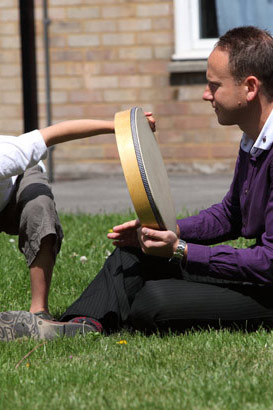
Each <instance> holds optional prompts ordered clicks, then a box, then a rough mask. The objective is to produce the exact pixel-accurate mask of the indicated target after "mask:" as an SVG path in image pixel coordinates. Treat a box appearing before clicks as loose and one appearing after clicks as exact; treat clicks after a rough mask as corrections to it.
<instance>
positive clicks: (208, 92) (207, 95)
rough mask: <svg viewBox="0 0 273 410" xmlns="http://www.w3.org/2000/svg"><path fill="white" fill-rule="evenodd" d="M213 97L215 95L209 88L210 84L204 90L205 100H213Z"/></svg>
mask: <svg viewBox="0 0 273 410" xmlns="http://www.w3.org/2000/svg"><path fill="white" fill-rule="evenodd" d="M212 99H213V96H212V94H211V91H210V89H209V86H208V85H207V86H206V88H205V90H204V92H203V100H205V101H211V100H212Z"/></svg>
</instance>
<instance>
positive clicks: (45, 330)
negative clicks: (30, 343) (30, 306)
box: [0, 310, 97, 342]
mask: <svg viewBox="0 0 273 410" xmlns="http://www.w3.org/2000/svg"><path fill="white" fill-rule="evenodd" d="M96 331H97V330H96V329H95V327H92V326H90V325H87V324H83V323H71V322H55V321H54V322H53V321H50V320H44V319H40V318H39V317H37V316H35V315H34V314H33V313H30V312H26V311H22V310H20V311H9V312H1V313H0V341H2V342H9V341H11V340H14V339H18V338H21V337H31V338H33V339H42V340H44V339H46V340H51V339H54V338H56V337H60V336H67V337H74V336H76V335H78V334H82V335H83V334H86V333H89V332H96Z"/></svg>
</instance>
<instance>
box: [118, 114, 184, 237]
mask: <svg viewBox="0 0 273 410" xmlns="http://www.w3.org/2000/svg"><path fill="white" fill-rule="evenodd" d="M115 133H116V141H117V147H118V152H119V156H120V161H121V165H122V169H123V173H124V177H125V180H126V183H127V186H128V190H129V193H130V196H131V199H132V202H133V205H134V208H135V211H136V214H137V216H138V219H139V220H140V223H141V225H142V226H147V227H150V228H153V229H159V230H171V231H173V232H175V233H176V213H175V209H174V204H173V200H172V195H171V191H170V186H169V180H168V175H167V172H166V168H165V164H164V162H163V158H162V156H161V153H160V150H159V147H158V144H157V142H156V139H155V136H154V133H153V132H152V130H151V127H150V125H149V122H148V120H147V118H146V116H145V114H144V112H143V110H142V108H140V107H134V108H132V109H131V110H127V111H122V112H118V113H117V114H116V115H115Z"/></svg>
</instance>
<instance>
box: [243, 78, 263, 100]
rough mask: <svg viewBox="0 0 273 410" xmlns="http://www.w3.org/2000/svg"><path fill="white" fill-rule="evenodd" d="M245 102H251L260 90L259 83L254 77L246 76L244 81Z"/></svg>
mask: <svg viewBox="0 0 273 410" xmlns="http://www.w3.org/2000/svg"><path fill="white" fill-rule="evenodd" d="M244 84H245V87H246V93H247V95H246V98H247V101H248V102H250V101H253V100H254V98H255V97H256V95H257V94H258V92H259V90H260V88H261V82H260V80H258V78H257V77H255V76H254V75H250V76H248V77H247V78H246V79H245V81H244Z"/></svg>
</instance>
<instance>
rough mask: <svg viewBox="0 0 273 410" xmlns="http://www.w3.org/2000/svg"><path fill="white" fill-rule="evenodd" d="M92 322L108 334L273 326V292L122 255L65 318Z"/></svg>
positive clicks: (130, 254)
mask: <svg viewBox="0 0 273 410" xmlns="http://www.w3.org/2000/svg"><path fill="white" fill-rule="evenodd" d="M73 316H91V317H94V318H96V319H98V320H100V321H101V322H102V324H103V326H104V327H105V329H106V331H114V330H117V329H119V328H121V327H123V326H127V325H129V326H132V327H133V328H135V329H139V330H145V331H149V332H150V331H157V330H159V331H164V330H167V329H171V330H174V331H175V330H177V331H183V330H186V329H189V328H192V327H202V328H203V327H208V326H209V327H214V328H219V327H234V326H235V327H238V328H242V327H243V328H245V329H256V328H257V327H259V326H261V325H264V326H266V327H271V326H273V287H271V286H259V285H253V284H246V283H241V282H229V281H224V280H217V279H214V278H210V277H198V276H195V275H189V274H188V273H187V272H181V271H180V269H179V267H178V266H176V265H174V264H172V263H170V262H168V261H167V260H166V259H162V258H155V257H150V256H145V255H144V254H143V253H142V252H140V251H138V250H136V249H128V248H127V249H116V250H115V251H114V252H113V254H112V255H111V256H110V257H109V258H108V259H107V261H106V262H105V264H104V266H103V268H102V270H101V271H100V272H99V274H98V275H97V277H96V278H95V279H94V280H93V281H92V282H91V283H90V285H89V286H88V287H87V289H86V290H85V291H84V292H83V294H82V295H81V296H80V298H79V299H78V300H76V301H75V302H74V303H73V304H72V305H71V306H70V307H69V308H68V309H67V311H66V312H65V313H64V314H63V316H62V320H68V319H70V318H71V317H73Z"/></svg>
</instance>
